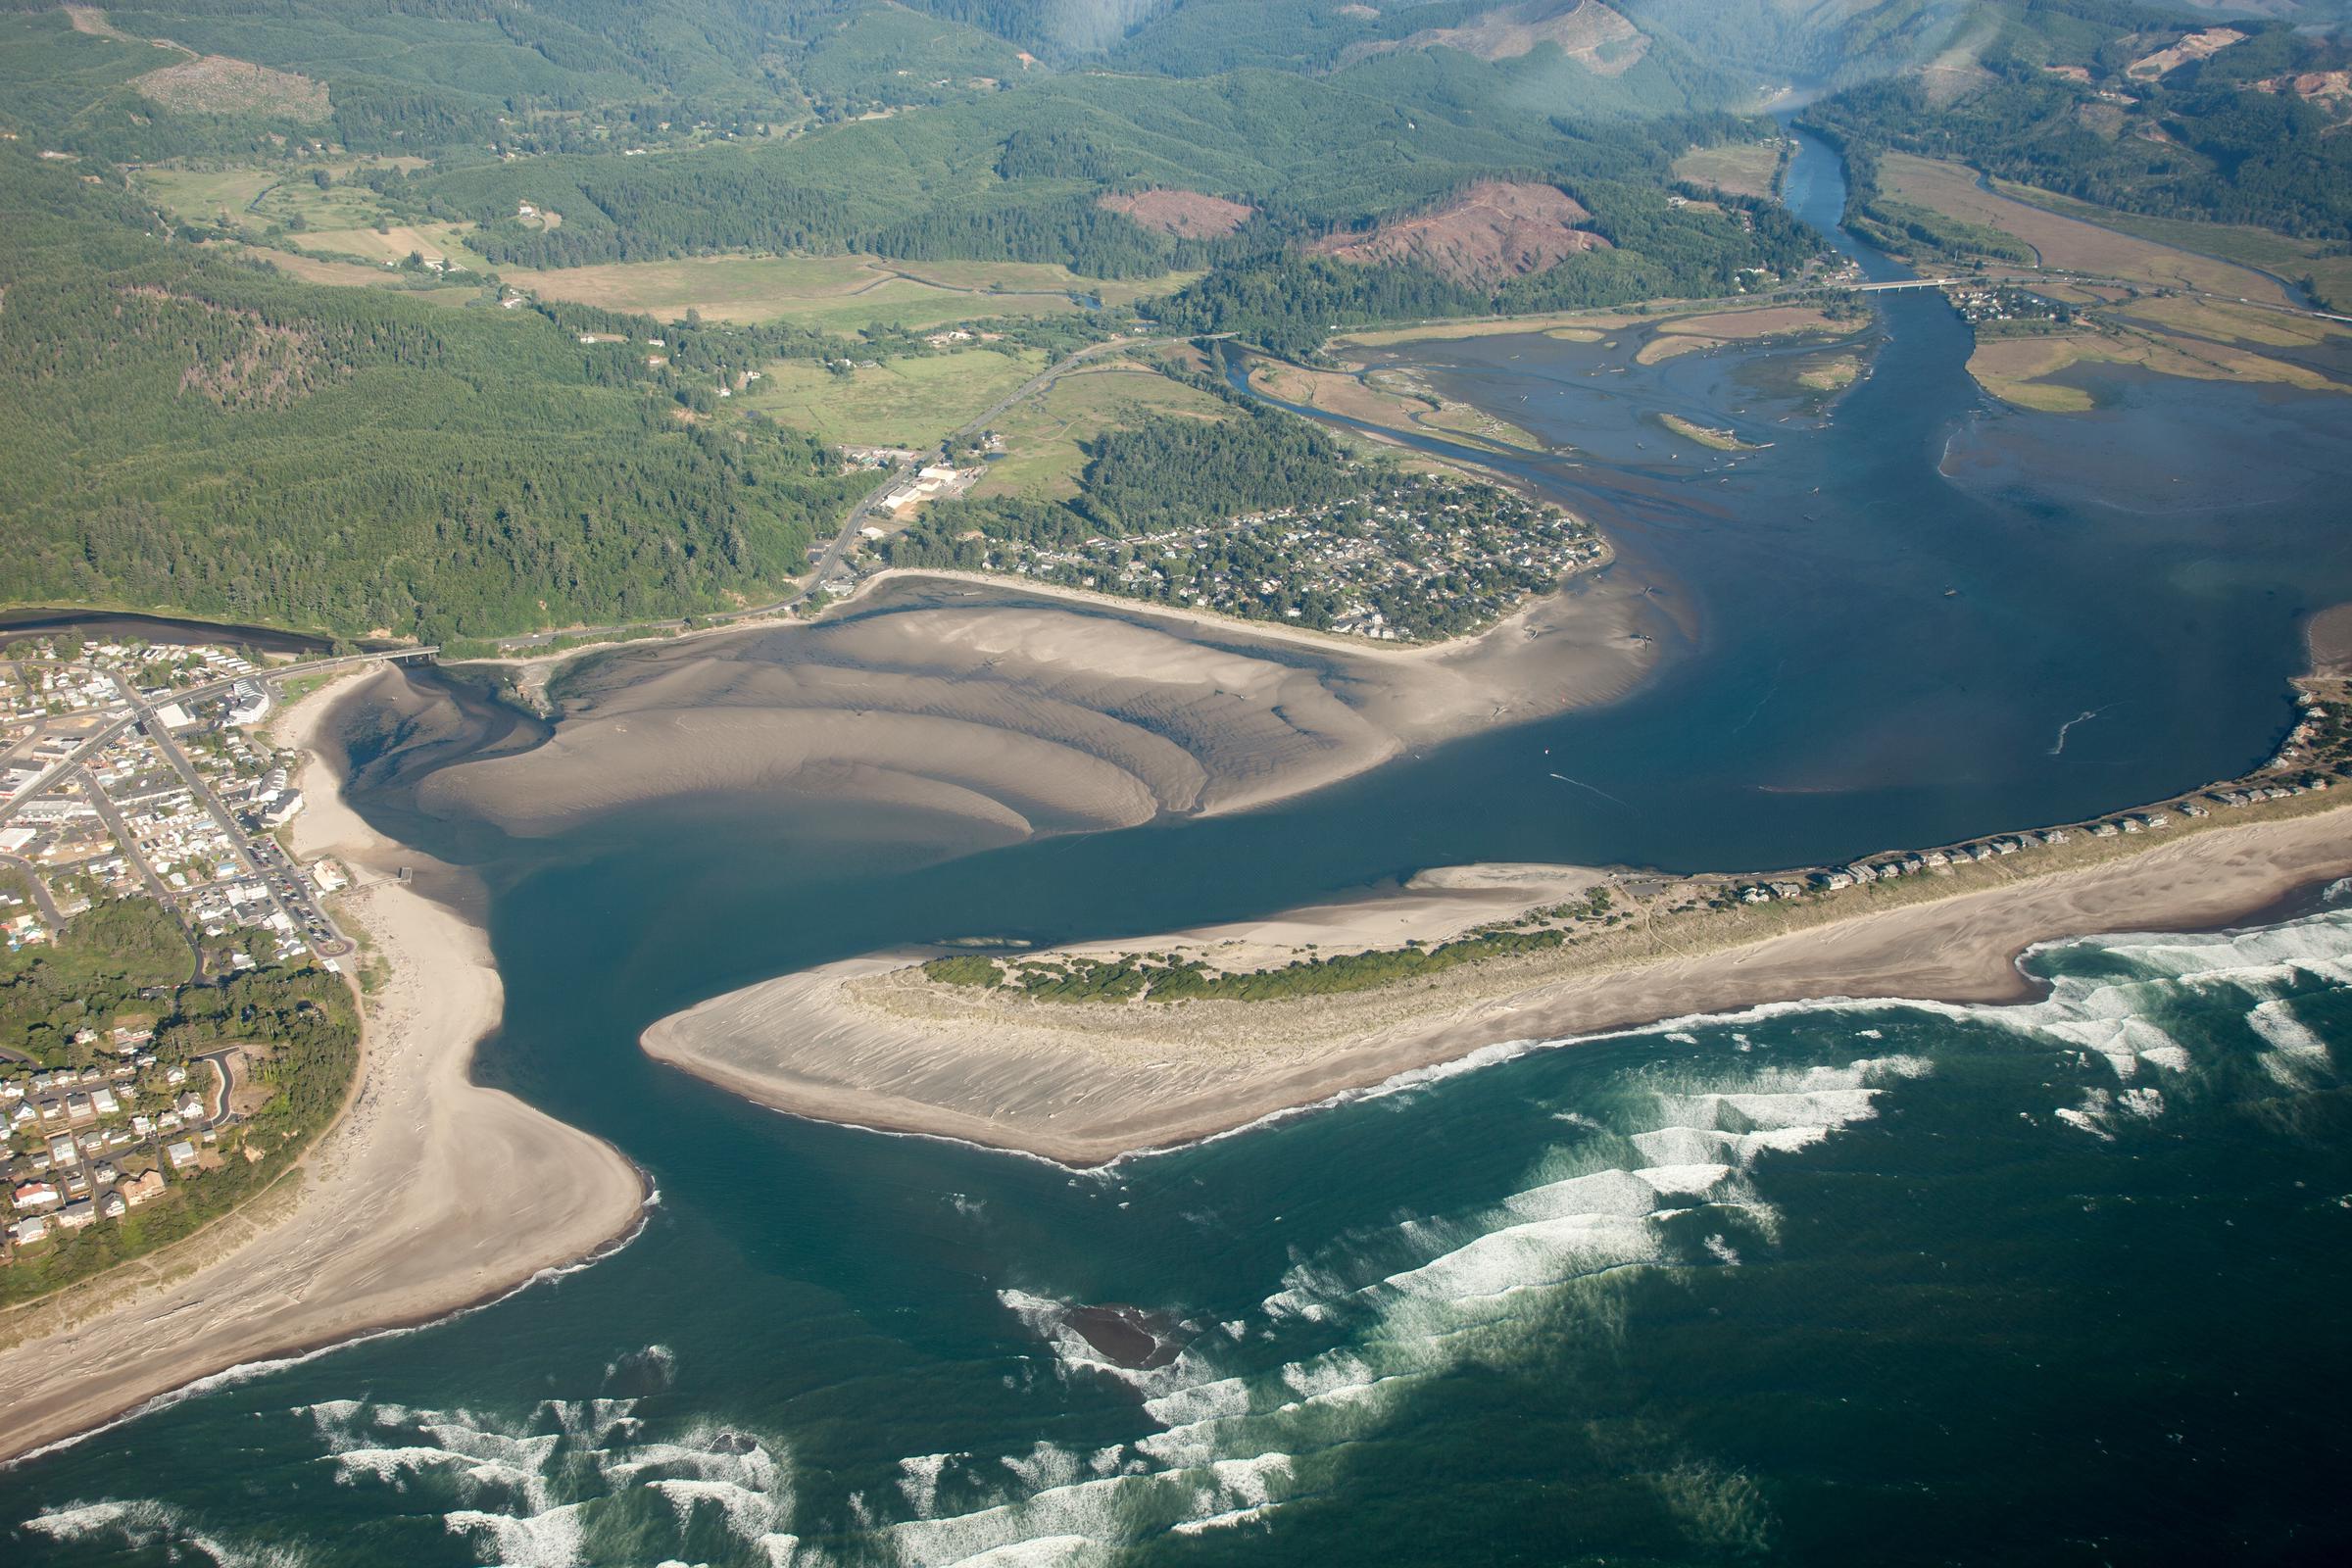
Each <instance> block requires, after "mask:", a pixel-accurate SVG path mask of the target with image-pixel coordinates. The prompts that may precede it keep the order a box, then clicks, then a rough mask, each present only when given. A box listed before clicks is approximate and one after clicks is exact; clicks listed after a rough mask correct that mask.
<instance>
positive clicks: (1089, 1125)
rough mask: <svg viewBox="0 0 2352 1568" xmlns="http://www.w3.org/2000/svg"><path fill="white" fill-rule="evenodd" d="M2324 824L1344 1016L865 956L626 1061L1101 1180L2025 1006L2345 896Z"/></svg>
mask: <svg viewBox="0 0 2352 1568" xmlns="http://www.w3.org/2000/svg"><path fill="white" fill-rule="evenodd" d="M2331 799H2332V798H2331V797H2313V798H2308V799H2297V800H2294V801H2291V802H2275V803H2271V804H2270V806H2268V807H2257V808H2254V809H2251V810H2249V811H2248V812H2247V813H2246V814H2247V816H2248V817H2252V818H2254V819H2252V820H2232V821H2230V822H2227V823H2224V822H2211V823H2205V824H2198V825H2196V826H2195V827H2189V826H2185V825H2184V826H2183V827H2181V828H2180V829H2177V830H2175V831H2174V832H2172V833H2170V834H2167V835H2149V836H2147V837H2145V838H2140V839H2123V840H2097V841H2079V842H2078V843H2077V844H2076V845H2074V846H2071V847H2070V848H2069V849H2068V850H2066V851H2043V852H2040V853H2041V854H2042V855H2043V856H2046V857H2049V858H2047V859H2042V860H2040V861H2038V862H2036V860H2035V858H2034V856H2024V857H2017V858H2013V859H2009V860H2003V861H2000V862H1995V863H1990V864H1980V865H1974V866H1971V867H1968V868H1967V869H1965V870H1963V871H1961V872H1959V873H1956V874H1954V875H1952V876H1950V877H1948V878H1915V879H1909V880H1908V881H1907V882H1906V883H1905V884H1904V885H1902V886H1901V887H1899V888H1886V887H1882V888H1857V889H1854V890H1851V892H1850V893H1846V894H1839V895H1838V896H1837V898H1836V900H1834V901H1831V902H1827V903H1823V904H1819V905H1803V906H1784V905H1776V906H1767V907H1760V908H1751V907H1739V908H1734V909H1729V910H1724V911H1720V912H1712V913H1707V914H1703V915H1696V916H1691V915H1685V916H1681V917H1678V918H1675V919H1662V920H1655V921H1653V920H1651V919H1649V918H1647V917H1644V918H1642V919H1640V920H1637V921H1636V922H1634V923H1632V924H1630V925H1628V926H1626V927H1623V928H1622V929H1612V930H1611V932H1610V933H1609V934H1608V935H1607V936H1606V937H1604V938H1601V939H1599V940H1598V941H1597V942H1595V943H1593V944H1592V945H1588V946H1580V947H1578V948H1575V949H1568V950H1555V951H1551V952H1546V953H1542V954H1534V955H1520V956H1511V957H1504V958H1495V959H1489V960H1485V961H1482V962H1478V963H1474V964H1467V965H1463V966H1460V967H1457V968H1454V969H1450V970H1446V971H1444V972H1442V973H1440V974H1439V975H1438V976H1437V977H1436V978H1435V979H1425V978H1417V979H1414V980H1412V981H1410V982H1409V983H1406V984H1403V985H1391V986H1384V987H1380V988H1377V989H1370V990H1364V991H1358V992H1348V993H1339V994H1335V995H1325V996H1313V997H1299V998H1294V999H1285V1000H1279V1001H1257V1002H1240V1001H1188V1002H1182V1003H1174V1004H1150V1003H1145V1004H1122V1003H1079V1004H1072V1003H1055V1002H1049V1001H1040V1000H1035V999H1029V998H1024V997H1011V996H1007V995H1005V993H1003V992H995V991H987V990H983V989H980V988H976V987H965V986H953V985H946V984H941V983H939V982H935V981H932V980H930V979H928V978H926V977H925V976H924V975H923V973H922V972H921V970H920V969H919V967H917V966H916V962H915V960H917V959H919V958H920V957H922V956H925V955H921V954H881V955H875V956H868V957H863V958H857V959H851V960H847V961H844V962H840V963H834V964H827V965H824V966H822V967H820V968H817V969H813V970H810V971H808V972H806V973H802V974H795V975H788V976H784V977H782V978H780V979H776V980H770V981H766V982H763V983H761V984H758V985H754V986H750V987H746V988H744V989H742V990H739V991H735V992H731V993H728V994H726V995H724V996H720V997H716V998H713V999H711V1000H710V1001H708V1002H705V1003H703V1004H701V1005H698V1006H695V1007H692V1008H689V1009H687V1010H685V1011H683V1012H679V1013H675V1014H672V1015H671V1016H669V1017H667V1018H664V1019H662V1020H661V1021H659V1022H658V1023H656V1024H654V1025H653V1026H652V1027H651V1028H649V1029H648V1030H646V1032H645V1034H644V1036H643V1038H642V1042H641V1043H642V1045H643V1047H644V1049H645V1050H646V1052H647V1053H648V1054H651V1055H653V1056H654V1057H656V1058H657V1059H660V1060H662V1061H665V1062H668V1063H670V1064H672V1065H675V1066H677V1067H680V1068H682V1069H684V1070H686V1071H688V1072H691V1073H693V1074H695V1075H696V1076H698V1077H701V1078H704V1079H706V1080H708V1081H710V1082H712V1083H714V1084H717V1085H719V1086H720V1087H722V1088H725V1089H728V1090H730V1091H732V1092H734V1093H736V1094H739V1095H742V1096H744V1097H745V1098H747V1099H751V1100H754V1101H757V1102H759V1103H763V1104H766V1105H770V1106H772V1107H774V1108H776V1109H779V1110H783V1111H787V1112H790V1113H793V1114H796V1115H804V1116H809V1117H813V1118H820V1119H824V1120H831V1121H841V1122H848V1123H853V1124H856V1125H859V1126H866V1127H874V1128H881V1129H887V1130H892V1131H901V1132H914V1133H923V1134H931V1135H936V1136H941V1137H950V1138H956V1139H961V1140H964V1141H966V1142H970V1143H976V1144H982V1145H987V1146H991V1147H996V1148H1003V1149H1009V1150H1017V1151H1020V1152H1026V1153H1032V1154H1037V1155H1042V1156H1044V1157H1046V1158H1050V1159H1054V1160H1056V1161H1059V1162H1061V1163H1064V1164H1069V1165H1094V1164H1101V1163H1104V1162H1106V1161H1109V1160H1112V1159H1115V1158H1117V1157H1119V1156H1120V1155H1122V1154H1126V1153H1130V1152H1138V1151H1146V1150H1154V1149H1164V1148H1168V1147H1171V1146H1175V1145H1180V1144H1184V1143H1187V1142H1191V1141H1195V1140H1198V1139H1201V1138H1203V1137H1207V1136H1210V1135H1213V1134H1216V1133H1220V1132H1226V1131H1230V1130H1232V1129H1234V1128H1238V1127H1242V1126H1246V1125H1248V1124H1250V1123H1252V1122H1255V1121H1258V1120H1260V1119H1262V1118H1264V1117H1266V1116H1268V1115H1271V1114H1274V1113H1276V1112H1279V1111H1282V1110H1286V1109H1289V1108H1293V1107H1297V1106H1301V1105H1309V1104H1314V1103H1319V1102H1322V1101H1326V1100H1328V1099H1330V1098H1331V1097H1333V1096H1335V1095H1339V1094H1343V1093H1345V1092H1347V1091H1349V1090H1353V1089H1361V1088H1366V1087H1369V1086H1372V1085H1376V1084H1379V1083H1382V1082H1384V1081H1386V1080H1388V1079H1390V1078H1392V1077H1394V1076H1396V1075H1397V1074H1398V1073H1401V1072H1406V1071H1410V1070H1413V1069H1417V1068H1423V1067H1428V1066H1432V1065H1436V1064H1439V1063H1445V1062H1451V1061H1456V1060H1459V1059H1461V1058H1463V1057H1465V1056H1468V1055H1470V1054H1473V1053H1476V1052H1479V1051H1482V1050H1484V1049H1486V1048H1491V1047H1501V1046H1506V1045H1510V1044H1513V1043H1559V1042H1566V1041H1573V1040H1576V1039H1580V1038H1589V1037H1592V1036H1594V1035H1599V1034H1605V1033H1608V1032H1611V1031H1616V1030H1623V1029H1629V1028H1634V1027H1639V1026H1642V1025H1647V1024H1653V1023H1658V1022H1661V1021H1664V1020H1667V1019H1673V1018H1682V1017H1689V1016H1692V1015H1698V1014H1709V1013H1722V1012H1728V1011H1735V1010H1739V1009H1743V1008H1747V1007H1752V1006H1756V1005H1763V1004H1768V1003H1786V1002H1802V1001H1818V1000H1832V999H1841V998H1843V999H1887V1000H1917V1001H1934V1002H1948V1003H1974V1004H1999V1003H2014V1002H2022V1001H2026V1000H2029V999H2030V998H2032V997H2033V996H2034V983H2033V982H2032V980H2031V979H2030V978H2029V977H2028V976H2027V975H2026V974H2025V973H2024V972H2023V971H2022V970H2021V969H2020V968H2019V966H2018V963H2017V959H2018V957H2019V956H2020V955H2021V954H2023V953H2024V952H2025V951H2026V950H2027V949H2028V948H2030V947H2033V946H2034V945H2036V944H2041V943H2048V942H2054V941H2062V940H2065V939H2068V938H2074V937H2084V936H2093V935H2100V934H2110V933H2119V932H2130V931H2145V930H2191V929H2208V928H2213V927H2218V926H2223V925H2227V924H2229V923H2230V922H2232V921H2236V920H2242V919H2246V918H2248V917H2251V916H2256V915H2259V914H2261V913H2264V912H2265V911H2268V910H2270V909H2272V908H2275V907H2277V905H2278V901H2279V900H2281V899H2282V898H2284V897H2285V896H2287V895H2288V894H2290V893H2292V892H2294V891H2295V890H2297V889H2300V888H2303V887H2307V886H2309V885H2312V884H2314V883H2316V882H2320V881H2324V880H2328V879H2332V878H2335V877H2339V876H2343V875H2346V874H2352V807H2347V806H2340V805H2323V804H2320V803H2321V802H2326V801H2330V800H2331ZM2315 808H2316V809H2315ZM1502 872H1503V873H1506V874H1507V876H1516V877H1525V878H1529V879H1530V881H1529V885H1528V887H1527V888H1526V890H1525V894H1524V904H1525V905H1526V906H1529V907H1533V906H1538V905H1541V904H1544V903H1547V902H1552V901H1554V900H1555V899H1556V898H1557V897H1558V895H1559V893H1560V891H1561V889H1562V887H1563V886H1566V887H1568V888H1569V889H1570V890H1571V891H1573V888H1574V886H1575V884H1576V882H1577V879H1578V878H1579V876H1580V875H1581V876H1591V875H1592V873H1579V872H1576V871H1575V870H1573V869H1572V868H1564V867H1555V868H1527V867H1511V868H1502ZM1504 880H1505V877H1504V876H1501V875H1498V874H1497V872H1496V871H1495V870H1493V869H1487V870H1481V869H1478V868H1461V869H1456V870H1454V871H1450V872H1446V873H1438V874H1435V875H1434V876H1432V877H1431V878H1430V879H1428V880H1424V879H1422V878H1416V879H1415V882H1414V883H1413V884H1408V885H1407V886H1406V887H1405V888H1404V889H1401V890H1391V891H1388V892H1385V893H1383V894H1381V895H1379V896H1377V897H1375V898H1373V899H1370V900H1367V901H1365V906H1366V907H1363V908H1356V909H1351V908H1350V907H1348V906H1340V907H1335V908H1332V909H1326V910H1321V911H1294V912H1293V914H1292V915H1291V916H1290V917H1287V918H1286V919H1285V920H1283V921H1281V922H1277V924H1278V925H1279V926H1280V930H1279V932H1278V933H1274V934H1278V935H1279V937H1280V938H1281V941H1282V943H1284V944H1287V945H1289V946H1290V947H1291V948H1292V950H1293V952H1294V953H1296V952H1299V951H1303V948H1304V945H1305V943H1306V942H1308V941H1310V940H1312V941H1317V942H1323V941H1336V942H1338V943H1340V944H1341V945H1343V946H1344V945H1346V944H1347V943H1348V942H1349V941H1355V942H1356V943H1357V945H1358V946H1360V945H1361V939H1362V938H1363V936H1364V935H1365V934H1366V931H1367V928H1370V929H1376V930H1377V931H1378V932H1379V933H1380V934H1381V937H1382V940H1383V942H1384V944H1385V945H1387V946H1392V947H1393V946H1397V945H1399V944H1400V941H1401V936H1402V934H1404V933H1406V932H1408V931H1409V932H1411V933H1412V934H1420V935H1423V936H1424V940H1444V938H1445V936H1446V934H1449V932H1448V931H1447V929H1446V927H1447V924H1448V922H1451V923H1452V929H1457V930H1458V929H1460V926H1459V923H1458V922H1459V920H1460V918H1461V916H1462V913H1463V908H1462V904H1461V898H1460V891H1459V890H1460V889H1461V888H1462V887H1465V886H1467V887H1478V886H1481V885H1484V886H1486V887H1488V888H1490V889H1491V888H1493V887H1494V886H1495V885H1497V884H1498V883H1500V882H1502V881H1504ZM1621 885H1622V884H1621ZM1399 916H1401V917H1402V918H1401V919H1399V918H1398V917H1399ZM1268 934H1269V933H1267V932H1263V931H1257V932H1253V931H1250V930H1249V929H1241V928H1229V929H1226V930H1223V931H1210V932H1205V933H1202V932H1195V933H1173V934H1170V935H1169V936H1165V937H1158V938H1139V939H1133V940H1129V941H1125V942H1122V943H1120V944H1118V948H1119V949H1120V950H1121V951H1124V952H1127V953H1148V952H1155V951H1167V950H1170V949H1187V948H1188V947H1189V949H1190V951H1192V952H1195V953H1201V952H1203V951H1204V950H1206V956H1209V957H1211V958H1212V959H1215V960H1216V961H1220V962H1223V961H1225V955H1224V954H1223V953H1221V952H1218V951H1214V950H1215V949H1216V948H1217V945H1218V944H1220V943H1224V942H1229V941H1230V942H1243V943H1249V944H1250V952H1249V953H1248V957H1249V958H1250V959H1252V960H1262V959H1263V958H1264V957H1265V956H1266V951H1265V950H1266V949H1267V947H1268V943H1267V942H1266V940H1265V938H1266V936H1267V935H1268ZM1062 951H1065V952H1083V951H1096V952H1100V951H1102V950H1101V948H1099V947H1098V948H1096V949H1093V950H1087V949H1083V948H1081V949H1068V950H1062ZM1259 966H1261V967H1262V966H1265V965H1264V964H1263V963H1262V962H1260V963H1259Z"/></svg>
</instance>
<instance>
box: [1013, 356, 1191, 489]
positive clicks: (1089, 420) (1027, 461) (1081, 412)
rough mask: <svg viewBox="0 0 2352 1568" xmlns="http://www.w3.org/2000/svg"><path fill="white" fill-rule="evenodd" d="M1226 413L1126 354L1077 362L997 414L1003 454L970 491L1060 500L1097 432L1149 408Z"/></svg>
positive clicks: (1148, 413)
mask: <svg viewBox="0 0 2352 1568" xmlns="http://www.w3.org/2000/svg"><path fill="white" fill-rule="evenodd" d="M1232 413H1233V410H1232V408H1231V407H1230V406H1229V405H1227V404H1225V403H1222V402H1220V401H1218V400H1217V399H1215V398H1213V397H1210V396H1209V395H1208V394H1207V393H1205V392H1201V391H1197V390H1195V389H1194V388H1192V387H1189V386H1186V385H1185V384H1184V383H1183V382H1181V381H1171V380H1169V379H1168V378H1167V377H1166V376H1164V375H1161V374H1160V373H1159V372H1158V371H1157V370H1154V369H1152V368H1151V367H1150V366H1149V365H1145V364H1141V363H1138V362H1136V361H1133V360H1116V361H1112V362H1109V363H1107V364H1105V365H1103V366H1102V367H1101V368H1088V369H1084V370H1076V371H1073V372H1071V373H1070V374H1068V375H1065V376H1063V377H1061V379H1059V380H1057V381H1055V382H1054V384H1053V385H1052V386H1050V387H1048V388H1047V389H1046V390H1045V391H1044V392H1042V393H1040V394H1039V395H1038V396H1036V397H1034V398H1031V399H1030V400H1029V401H1028V402H1026V403H1024V404H1022V405H1020V406H1019V407H1018V408H1015V409H1011V410H1009V411H1007V412H1006V413H1005V417H1003V418H1001V419H999V420H998V421H997V429H998V431H999V433H1000V434H1002V435H1003V436H1004V437H1005V455H1004V456H1003V457H1001V458H999V459H998V460H997V461H995V462H994V463H992V464H990V465H989V466H988V476H987V477H986V478H984V479H982V480H981V481H980V483H979V485H978V486H977V487H976V488H975V489H974V490H973V492H972V493H973V494H974V495H975V496H1027V497H1030V498H1031V499H1033V500H1039V501H1065V500H1067V499H1069V498H1070V497H1071V496H1074V495H1076V494H1077V493H1078V474H1079V472H1080V470H1081V469H1083V468H1084V467H1085V466H1086V463H1087V452H1086V443H1088V442H1090V441H1092V440H1094V439H1095V437H1097V436H1099V435H1102V434H1103V432H1105V431H1107V430H1125V429H1133V428H1135V427H1136V426H1137V425H1139V424H1141V423H1143V421H1144V420H1145V419H1147V418H1149V417H1152V416H1153V415H1163V414H1167V415H1183V416H1187V417H1193V418H1201V419H1223V418H1229V417H1231V416H1232Z"/></svg>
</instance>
